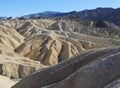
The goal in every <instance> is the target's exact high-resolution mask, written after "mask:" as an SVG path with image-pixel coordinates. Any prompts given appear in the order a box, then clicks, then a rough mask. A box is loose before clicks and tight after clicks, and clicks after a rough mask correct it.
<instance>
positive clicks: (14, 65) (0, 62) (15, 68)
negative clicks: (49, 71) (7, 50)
mask: <svg viewBox="0 0 120 88" xmlns="http://www.w3.org/2000/svg"><path fill="white" fill-rule="evenodd" d="M42 68H44V66H43V65H41V64H40V63H39V62H37V61H33V60H30V59H28V58H25V57H10V56H6V55H1V54H0V75H3V76H7V77H9V78H12V79H17V78H24V77H26V76H28V75H30V74H31V73H33V72H35V71H37V70H39V69H42Z"/></svg>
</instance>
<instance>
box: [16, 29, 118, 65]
mask: <svg viewBox="0 0 120 88" xmlns="http://www.w3.org/2000/svg"><path fill="white" fill-rule="evenodd" d="M117 45H120V42H119V41H117V40H112V39H102V38H97V37H92V36H85V35H82V34H79V33H69V32H60V31H47V30H45V31H41V32H37V33H36V34H34V36H32V37H30V38H29V39H27V40H26V41H25V43H23V44H21V45H20V46H19V47H17V48H16V49H15V52H16V53H18V54H21V55H23V56H25V57H28V58H30V59H33V60H37V61H40V62H41V63H42V64H44V65H55V64H58V62H61V61H63V60H66V59H68V58H70V57H72V56H74V55H76V54H77V53H79V52H81V51H85V50H88V49H93V48H100V47H107V46H117Z"/></svg>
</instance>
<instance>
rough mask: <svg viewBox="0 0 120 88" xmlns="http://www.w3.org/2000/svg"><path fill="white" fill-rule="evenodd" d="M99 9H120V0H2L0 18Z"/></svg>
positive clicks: (0, 1) (0, 0)
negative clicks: (47, 12)
mask: <svg viewBox="0 0 120 88" xmlns="http://www.w3.org/2000/svg"><path fill="white" fill-rule="evenodd" d="M97 7H113V8H118V7H120V0H0V16H22V15H26V14H31V13H39V12H44V11H60V12H69V11H73V10H77V11H80V10H83V9H94V8H97Z"/></svg>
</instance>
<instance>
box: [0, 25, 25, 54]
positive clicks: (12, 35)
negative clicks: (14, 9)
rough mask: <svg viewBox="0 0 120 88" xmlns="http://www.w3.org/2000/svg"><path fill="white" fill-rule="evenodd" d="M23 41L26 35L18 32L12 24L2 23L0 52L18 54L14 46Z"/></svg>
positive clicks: (0, 27)
mask: <svg viewBox="0 0 120 88" xmlns="http://www.w3.org/2000/svg"><path fill="white" fill-rule="evenodd" d="M23 42H24V37H23V36H21V35H20V34H19V33H17V31H16V30H15V29H13V28H12V27H11V26H10V25H8V24H3V23H1V24H0V54H6V55H13V56H14V55H16V54H15V53H14V48H16V47H17V46H19V45H20V44H21V43H23Z"/></svg>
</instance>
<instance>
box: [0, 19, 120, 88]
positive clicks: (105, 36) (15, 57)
mask: <svg viewBox="0 0 120 88" xmlns="http://www.w3.org/2000/svg"><path fill="white" fill-rule="evenodd" d="M119 46H120V28H119V26H116V25H114V24H113V23H109V22H105V21H102V22H95V21H90V20H83V19H82V20H76V19H59V20H58V19H29V20H26V19H22V20H18V19H9V20H1V21H0V75H1V77H2V76H6V77H8V78H7V79H6V82H7V81H10V86H12V85H13V84H14V82H12V81H11V79H12V80H13V79H22V80H21V81H20V82H18V83H17V84H15V85H14V86H13V87H12V88H104V87H105V88H119V87H111V85H112V84H113V85H114V84H115V85H116V84H117V83H116V82H119V80H118V81H116V77H118V76H119V75H120V70H119V67H120V64H119V63H120V60H119V56H120V55H119V52H120V48H119ZM9 78H10V79H9ZM1 79H2V78H1ZM31 80H32V81H31ZM91 80H93V81H91ZM114 81H115V82H114ZM1 83H2V80H1V81H0V84H1ZM26 84H27V85H26ZM3 86H6V85H3ZM8 86H9V84H8ZM116 86H119V83H118V84H117V85H116ZM1 88H8V87H1Z"/></svg>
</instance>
